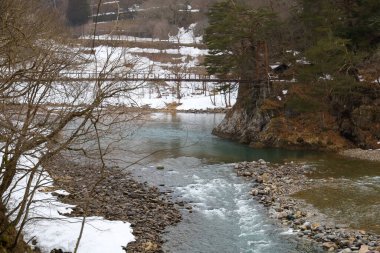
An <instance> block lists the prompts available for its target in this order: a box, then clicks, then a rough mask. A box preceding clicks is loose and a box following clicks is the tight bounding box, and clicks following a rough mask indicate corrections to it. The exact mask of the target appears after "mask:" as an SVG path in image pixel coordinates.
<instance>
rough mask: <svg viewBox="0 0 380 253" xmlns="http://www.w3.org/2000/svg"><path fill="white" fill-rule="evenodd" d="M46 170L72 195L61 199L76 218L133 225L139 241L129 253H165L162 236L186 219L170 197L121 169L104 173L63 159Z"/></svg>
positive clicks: (133, 243)
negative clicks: (95, 217)
mask: <svg viewBox="0 0 380 253" xmlns="http://www.w3.org/2000/svg"><path fill="white" fill-rule="evenodd" d="M44 167H45V168H46V169H47V171H48V172H49V173H50V175H51V177H52V178H53V179H54V184H55V185H56V187H57V188H60V189H64V190H66V191H68V192H69V193H71V194H70V195H68V196H59V198H60V199H61V200H62V201H63V202H65V203H69V204H74V205H76V206H77V207H76V208H75V209H74V211H73V212H72V213H71V215H72V216H83V215H84V214H86V215H87V216H103V217H105V218H106V219H109V220H122V221H127V222H129V223H131V227H132V228H133V234H134V236H135V239H136V241H135V242H132V243H129V244H128V246H127V248H126V249H125V251H126V252H128V253H129V252H131V253H132V252H133V253H137V252H163V251H162V249H161V245H162V243H163V240H162V239H161V236H160V235H161V233H162V232H163V230H164V229H165V228H166V227H167V226H170V225H174V224H176V223H177V222H179V221H180V220H181V219H182V218H181V214H180V212H179V211H178V209H177V208H176V206H177V204H176V203H173V202H172V201H170V200H169V198H168V197H167V194H168V193H166V192H160V191H159V190H158V188H156V187H150V186H148V185H147V184H146V183H139V182H137V181H135V180H134V179H133V178H132V176H131V175H129V174H127V173H125V172H122V171H121V170H120V169H117V168H112V169H110V168H107V169H105V170H102V169H101V167H99V166H95V165H94V166H90V165H86V166H85V165H81V164H76V163H74V162H72V161H70V160H68V159H65V158H63V157H60V156H56V157H54V158H53V159H51V160H50V161H49V162H47V163H45V165H44ZM178 204H179V205H181V206H183V205H184V204H183V203H178Z"/></svg>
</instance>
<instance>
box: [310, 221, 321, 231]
mask: <svg viewBox="0 0 380 253" xmlns="http://www.w3.org/2000/svg"><path fill="white" fill-rule="evenodd" d="M320 226H321V224H319V223H313V224H311V230H313V231H315V230H318V229H319V227H320Z"/></svg>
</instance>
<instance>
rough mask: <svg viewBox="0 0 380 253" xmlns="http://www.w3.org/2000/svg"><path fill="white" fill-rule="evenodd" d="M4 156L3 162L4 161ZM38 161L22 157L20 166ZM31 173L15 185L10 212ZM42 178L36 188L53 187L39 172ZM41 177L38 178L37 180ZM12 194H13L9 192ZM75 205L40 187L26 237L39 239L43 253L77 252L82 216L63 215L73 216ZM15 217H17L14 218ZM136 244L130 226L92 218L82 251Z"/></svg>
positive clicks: (18, 177) (96, 252)
mask: <svg viewBox="0 0 380 253" xmlns="http://www.w3.org/2000/svg"><path fill="white" fill-rule="evenodd" d="M2 156H3V155H2V153H0V161H1V160H2ZM36 162H37V158H35V157H26V156H24V157H22V159H21V161H20V164H19V167H20V168H25V169H26V168H30V167H32V166H33V165H34V164H35V163H36ZM25 173H28V170H25V171H24V172H22V173H21V172H19V173H18V174H17V175H16V177H15V179H14V182H13V187H14V188H13V190H12V192H11V197H10V200H9V202H8V205H7V208H8V210H12V209H13V208H15V207H16V206H18V204H19V203H20V201H21V200H22V197H23V196H24V192H25V187H26V185H27V182H28V179H29V175H28V174H25ZM38 173H39V176H36V177H35V178H34V180H33V183H32V186H33V187H34V186H36V185H38V186H43V187H51V186H53V184H52V179H51V177H50V176H49V175H48V173H46V172H45V171H43V169H42V168H41V169H39V171H38ZM37 178H38V179H37ZM55 192H56V193H59V194H68V193H67V192H65V191H62V190H58V191H55ZM8 193H9V192H8ZM72 208H74V206H73V205H68V204H64V203H61V202H59V201H58V199H57V197H55V196H53V195H52V194H51V193H50V192H45V191H44V188H40V189H38V190H37V191H36V193H35V194H34V196H33V201H32V203H31V206H30V208H29V214H28V218H29V221H28V222H27V223H26V225H25V227H24V230H23V232H24V238H25V240H26V241H31V240H32V239H36V240H37V245H36V246H38V247H39V248H40V249H41V250H42V252H43V253H45V252H46V253H48V252H50V251H51V250H52V249H54V248H57V249H62V250H63V251H73V250H74V247H75V244H76V241H77V238H78V236H79V231H80V228H81V222H82V217H77V218H73V217H66V216H64V215H63V214H65V213H70V212H71V211H72ZM12 218H14V217H12ZM132 241H134V236H133V234H132V229H131V227H130V224H129V223H126V222H122V221H109V220H105V219H104V218H102V217H96V216H94V217H88V218H87V219H86V224H85V227H84V232H83V236H82V239H81V242H80V245H79V249H78V252H82V253H86V252H93V253H104V252H120V253H122V252H125V251H123V250H122V248H121V246H126V245H127V244H128V243H129V242H132Z"/></svg>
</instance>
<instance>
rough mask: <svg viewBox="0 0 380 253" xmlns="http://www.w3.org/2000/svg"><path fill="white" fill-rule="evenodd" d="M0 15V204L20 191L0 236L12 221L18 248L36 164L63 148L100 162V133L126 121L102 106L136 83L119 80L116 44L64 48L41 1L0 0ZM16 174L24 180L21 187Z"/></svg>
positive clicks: (36, 181) (121, 65) (105, 146)
mask: <svg viewBox="0 0 380 253" xmlns="http://www.w3.org/2000/svg"><path fill="white" fill-rule="evenodd" d="M0 12H1V15H0V109H1V110H0V133H1V139H0V154H1V156H2V159H1V165H0V196H1V201H0V209H5V207H6V206H7V204H9V202H10V201H11V200H12V196H13V195H14V194H15V192H20V191H22V192H23V194H22V200H21V201H20V202H19V203H17V204H16V205H13V206H11V207H10V208H9V205H8V210H7V218H8V219H9V220H10V222H9V224H7V225H5V224H1V225H0V235H2V234H3V233H5V232H6V231H7V230H8V229H9V227H10V226H16V225H17V226H18V227H19V234H18V236H17V238H16V240H15V243H14V245H16V244H17V240H18V239H19V238H20V234H21V232H22V229H23V227H24V226H25V224H26V223H27V222H28V220H29V219H28V212H29V207H30V205H31V203H32V200H33V196H34V194H35V192H36V190H37V189H38V188H39V187H41V182H43V176H44V175H45V174H44V170H43V169H42V167H41V164H43V163H44V161H46V160H48V159H49V158H51V157H52V156H54V155H55V154H57V153H59V152H61V151H63V150H78V151H79V150H80V151H82V152H83V153H84V154H86V155H91V154H92V155H96V157H97V158H98V159H99V160H100V161H101V164H102V165H103V167H105V161H104V157H105V155H106V154H107V152H109V150H110V147H111V146H112V145H111V140H108V142H103V140H104V139H102V138H101V137H102V135H103V136H104V135H105V134H106V133H107V131H110V129H111V127H112V126H113V125H114V124H119V123H120V122H122V121H126V120H127V119H126V118H125V117H123V118H121V117H120V115H118V114H117V113H113V114H110V111H109V109H108V106H109V105H110V104H112V100H114V99H124V100H128V97H129V94H130V91H132V90H134V89H135V88H136V86H137V85H139V84H131V83H127V82H123V81H120V80H123V77H125V75H126V74H127V70H126V69H125V66H126V65H130V63H127V62H125V61H128V58H127V57H124V56H125V54H124V52H123V50H122V49H112V48H97V49H96V50H95V49H93V51H94V53H95V54H85V53H83V52H84V50H83V49H82V48H80V47H78V46H75V47H72V46H69V45H70V44H72V43H71V42H70V41H68V40H67V38H69V37H70V36H68V34H67V33H66V32H65V31H64V30H63V29H59V28H58V29H57V27H63V25H60V24H57V23H56V22H57V19H56V18H55V16H54V15H53V14H52V12H51V11H50V9H47V7H46V6H44V5H43V4H42V3H41V1H38V0H2V1H1V2H0ZM94 34H95V33H94ZM89 71H90V72H91V73H90V74H87V73H84V72H89ZM73 77H76V78H78V81H76V80H75V79H74V78H73ZM116 77H117V78H116ZM137 116H138V115H134V116H133V117H137ZM133 117H132V118H133ZM120 138H121V137H120ZM91 139H92V140H91ZM112 141H114V140H112ZM94 142H95V143H96V145H90V144H93V143H94ZM86 148H87V150H86ZM88 148H91V149H90V151H92V152H89V151H88ZM103 177H104V175H99V180H102V178H103ZM21 179H22V180H26V181H27V183H26V185H25V186H24V187H23V188H22V189H19V188H17V183H18V181H19V180H21ZM88 196H89V197H90V196H91V190H90V192H89V195H88ZM84 222H85V220H84ZM78 243H79V240H78Z"/></svg>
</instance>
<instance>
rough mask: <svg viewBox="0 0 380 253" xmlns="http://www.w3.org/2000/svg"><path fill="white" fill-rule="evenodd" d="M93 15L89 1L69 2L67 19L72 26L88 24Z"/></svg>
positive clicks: (73, 0) (71, 0)
mask: <svg viewBox="0 0 380 253" xmlns="http://www.w3.org/2000/svg"><path fill="white" fill-rule="evenodd" d="M90 15H91V9H90V4H89V2H88V0H69V1H68V6H67V11H66V17H67V20H68V21H69V24H70V25H72V26H80V25H84V24H86V23H87V22H88V20H89V16H90Z"/></svg>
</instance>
